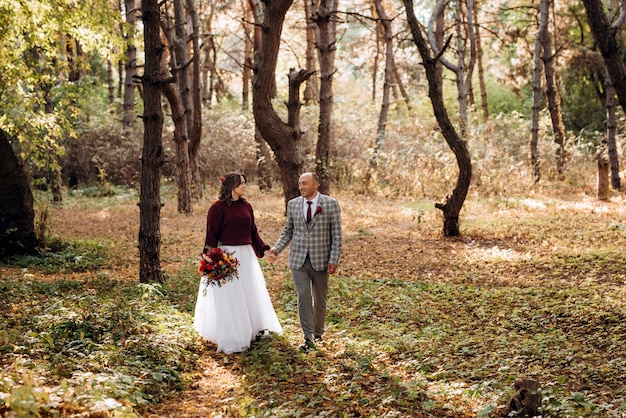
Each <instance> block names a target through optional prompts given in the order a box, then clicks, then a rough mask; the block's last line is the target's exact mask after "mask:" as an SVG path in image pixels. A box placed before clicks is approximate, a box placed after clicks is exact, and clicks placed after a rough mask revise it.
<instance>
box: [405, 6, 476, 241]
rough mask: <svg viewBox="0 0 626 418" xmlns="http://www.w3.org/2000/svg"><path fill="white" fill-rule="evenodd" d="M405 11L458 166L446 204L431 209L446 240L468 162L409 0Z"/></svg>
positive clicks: (467, 178)
mask: <svg viewBox="0 0 626 418" xmlns="http://www.w3.org/2000/svg"><path fill="white" fill-rule="evenodd" d="M403 2H404V7H405V10H406V15H407V20H408V23H409V27H410V29H411V35H412V36H413V42H414V43H415V45H416V46H417V49H418V50H419V53H420V56H421V57H422V61H423V64H424V68H425V70H426V78H427V79H428V96H429V97H430V101H431V103H432V106H433V111H434V114H435V118H436V119H437V123H438V124H439V128H440V129H441V133H442V134H443V136H444V138H445V140H446V142H447V143H448V146H449V147H450V149H451V150H452V151H453V152H454V155H455V157H456V160H457V164H458V167H459V177H458V179H457V182H456V186H455V188H454V190H453V191H452V195H451V196H448V197H447V198H446V202H445V203H443V204H441V203H436V204H435V207H436V208H438V209H440V210H441V211H442V212H443V216H444V221H443V234H444V236H446V237H451V236H458V235H460V231H459V213H460V212H461V208H462V207H463V202H465V198H466V197H467V192H468V190H469V186H470V182H471V179H472V162H471V159H470V155H469V151H468V150H467V145H466V143H465V141H463V139H462V138H461V137H460V136H459V134H458V133H457V132H456V130H455V129H454V126H453V125H452V123H451V122H450V118H449V116H448V111H447V110H446V107H445V104H444V101H443V92H442V84H443V83H442V78H441V73H440V72H439V71H438V70H437V56H436V55H435V56H434V57H433V55H432V51H431V50H430V49H429V47H428V46H427V42H426V39H425V38H424V36H423V35H422V31H421V28H420V24H419V22H418V20H417V17H415V11H414V10H413V2H412V0H403Z"/></svg>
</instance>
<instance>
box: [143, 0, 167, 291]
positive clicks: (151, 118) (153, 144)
mask: <svg viewBox="0 0 626 418" xmlns="http://www.w3.org/2000/svg"><path fill="white" fill-rule="evenodd" d="M141 12H142V19H143V26H144V50H145V54H146V62H145V67H144V68H145V69H144V74H143V76H142V77H141V83H142V86H143V89H144V112H143V123H144V135H143V151H142V154H141V188H140V195H139V280H140V282H141V283H154V282H159V283H160V282H163V279H164V278H163V273H162V271H161V259H160V257H161V226H160V219H161V190H160V185H161V167H162V166H163V159H164V156H163V137H162V135H163V110H162V109H161V83H162V81H161V80H160V79H159V68H160V65H161V57H162V54H163V49H164V46H163V44H162V43H161V38H160V34H159V20H160V13H159V6H158V3H157V0H141Z"/></svg>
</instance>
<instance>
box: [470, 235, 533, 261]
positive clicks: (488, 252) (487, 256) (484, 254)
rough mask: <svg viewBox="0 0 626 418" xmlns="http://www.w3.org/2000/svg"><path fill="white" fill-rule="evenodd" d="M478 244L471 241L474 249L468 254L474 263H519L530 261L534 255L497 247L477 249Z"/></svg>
mask: <svg viewBox="0 0 626 418" xmlns="http://www.w3.org/2000/svg"><path fill="white" fill-rule="evenodd" d="M477 245H478V243H476V242H475V241H474V240H472V241H470V243H469V244H468V246H469V247H474V248H472V249H471V250H470V251H469V252H468V257H467V258H468V260H469V261H470V262H472V261H499V260H503V261H517V260H530V259H531V258H532V255H531V254H529V253H521V252H519V251H515V250H513V249H511V248H500V247H498V246H497V245H495V246H493V247H490V248H483V247H477Z"/></svg>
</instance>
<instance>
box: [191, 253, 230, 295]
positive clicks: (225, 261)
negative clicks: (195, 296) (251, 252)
mask: <svg viewBox="0 0 626 418" xmlns="http://www.w3.org/2000/svg"><path fill="white" fill-rule="evenodd" d="M237 267H239V260H237V259H236V258H235V256H234V255H233V253H232V252H231V251H224V250H223V249H221V248H211V249H209V251H207V252H206V253H204V254H202V255H201V256H200V268H199V270H200V273H201V274H202V277H201V283H202V284H203V285H204V287H205V291H206V287H208V286H218V287H221V286H223V285H225V284H226V283H228V282H230V281H232V280H235V279H238V278H239V276H238V274H237Z"/></svg>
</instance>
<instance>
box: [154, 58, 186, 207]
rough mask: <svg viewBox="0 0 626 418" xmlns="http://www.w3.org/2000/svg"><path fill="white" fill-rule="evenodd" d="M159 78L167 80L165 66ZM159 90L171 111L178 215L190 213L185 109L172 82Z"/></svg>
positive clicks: (176, 86)
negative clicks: (174, 145) (174, 146)
mask: <svg viewBox="0 0 626 418" xmlns="http://www.w3.org/2000/svg"><path fill="white" fill-rule="evenodd" d="M160 78H161V79H162V80H164V81H165V79H166V78H167V75H166V70H165V64H162V65H161V74H160ZM161 88H162V91H163V94H164V96H165V97H166V98H167V101H168V103H169V104H170V107H171V109H172V121H173V122H174V143H175V144H176V186H177V189H178V194H177V203H178V207H177V208H178V213H191V212H192V211H193V209H192V204H191V185H190V178H189V171H190V170H189V139H188V137H187V133H188V132H189V130H188V128H187V118H186V117H185V108H184V106H183V103H182V101H181V98H180V92H179V91H178V85H177V84H176V83H174V82H173V80H172V82H169V83H168V82H163V84H161Z"/></svg>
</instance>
